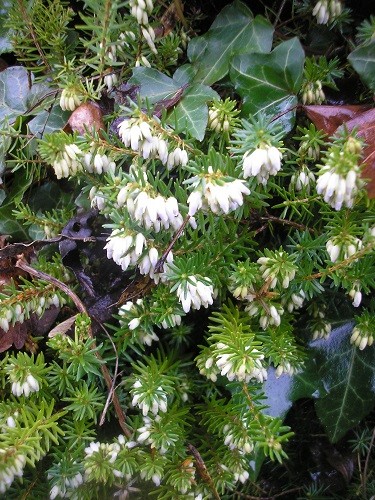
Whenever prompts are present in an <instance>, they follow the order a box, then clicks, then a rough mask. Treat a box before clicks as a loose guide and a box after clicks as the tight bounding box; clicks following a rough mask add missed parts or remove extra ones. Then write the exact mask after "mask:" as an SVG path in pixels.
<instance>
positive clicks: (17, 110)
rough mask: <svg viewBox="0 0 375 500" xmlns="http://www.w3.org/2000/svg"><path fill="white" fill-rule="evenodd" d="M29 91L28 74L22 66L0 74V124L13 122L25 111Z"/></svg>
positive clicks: (12, 67) (13, 67)
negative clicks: (5, 121)
mask: <svg viewBox="0 0 375 500" xmlns="http://www.w3.org/2000/svg"><path fill="white" fill-rule="evenodd" d="M29 91H30V86H29V77H28V73H27V71H26V70H25V68H23V67H22V66H11V67H10V68H7V69H5V70H4V71H2V72H1V73H0V123H1V122H4V120H6V119H7V120H9V121H10V122H13V121H14V120H15V119H16V118H17V116H19V115H22V114H23V113H25V112H26V111H27V96H28V94H29Z"/></svg>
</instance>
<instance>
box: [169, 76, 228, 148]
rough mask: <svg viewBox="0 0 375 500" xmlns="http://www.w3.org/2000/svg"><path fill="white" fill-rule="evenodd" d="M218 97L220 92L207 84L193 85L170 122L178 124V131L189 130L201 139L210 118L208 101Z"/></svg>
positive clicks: (174, 111) (173, 113) (192, 134)
mask: <svg viewBox="0 0 375 500" xmlns="http://www.w3.org/2000/svg"><path fill="white" fill-rule="evenodd" d="M218 98H219V96H218V94H217V93H216V92H215V91H214V90H212V89H211V88H210V87H207V86H206V85H201V84H196V85H191V86H190V87H188V88H187V89H186V92H185V93H184V95H183V97H182V99H181V100H180V102H179V103H178V104H177V106H176V107H175V108H174V110H173V112H172V113H171V115H170V119H169V122H170V123H171V125H173V126H176V129H175V130H176V132H177V133H180V132H184V133H186V132H188V133H189V134H190V135H191V136H192V137H194V138H195V139H198V141H201V140H203V138H204V134H205V131H206V126H207V120H208V107H207V102H208V101H212V100H213V99H218Z"/></svg>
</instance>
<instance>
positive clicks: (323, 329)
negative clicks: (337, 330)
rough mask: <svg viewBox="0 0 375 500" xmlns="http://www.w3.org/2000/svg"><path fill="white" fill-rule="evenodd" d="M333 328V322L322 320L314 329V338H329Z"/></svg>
mask: <svg viewBox="0 0 375 500" xmlns="http://www.w3.org/2000/svg"><path fill="white" fill-rule="evenodd" d="M331 330H332V325H331V323H328V322H327V321H324V320H321V321H320V322H319V324H317V325H316V326H315V328H314V330H313V340H316V339H323V338H324V339H326V340H327V339H328V337H329V335H330V333H331Z"/></svg>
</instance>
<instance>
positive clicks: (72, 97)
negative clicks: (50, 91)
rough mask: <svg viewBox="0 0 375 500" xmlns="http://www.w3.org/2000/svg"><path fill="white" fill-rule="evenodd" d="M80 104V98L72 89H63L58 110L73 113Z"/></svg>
mask: <svg viewBox="0 0 375 500" xmlns="http://www.w3.org/2000/svg"><path fill="white" fill-rule="evenodd" d="M81 104H82V98H81V96H80V95H79V94H77V92H76V90H75V89H73V88H65V89H63V91H62V92H61V96H60V108H61V109H62V110H63V111H74V110H75V109H76V108H78V106H80V105H81Z"/></svg>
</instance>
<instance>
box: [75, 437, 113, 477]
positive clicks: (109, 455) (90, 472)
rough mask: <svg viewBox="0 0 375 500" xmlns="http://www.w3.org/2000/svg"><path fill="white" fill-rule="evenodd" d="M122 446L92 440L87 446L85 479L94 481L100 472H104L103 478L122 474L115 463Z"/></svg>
mask: <svg viewBox="0 0 375 500" xmlns="http://www.w3.org/2000/svg"><path fill="white" fill-rule="evenodd" d="M120 450H121V447H120V445H119V444H118V443H100V442H99V441H98V442H92V443H90V446H88V447H87V448H85V458H84V462H83V465H84V469H85V481H92V480H95V479H96V478H97V477H98V472H102V474H101V475H102V477H103V479H104V478H106V477H108V476H112V475H114V476H115V477H117V476H119V477H121V476H122V473H121V472H120V471H117V470H116V469H114V467H113V464H114V462H115V460H116V458H117V455H118V453H119V451H120Z"/></svg>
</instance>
